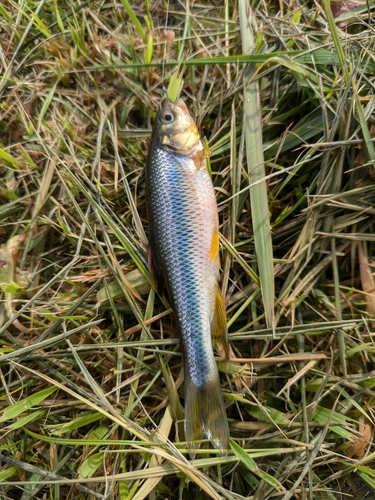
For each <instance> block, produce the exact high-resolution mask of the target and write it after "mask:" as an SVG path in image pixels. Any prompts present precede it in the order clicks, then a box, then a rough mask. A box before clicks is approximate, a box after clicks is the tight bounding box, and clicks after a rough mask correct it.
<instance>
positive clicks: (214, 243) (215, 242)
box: [210, 230, 220, 261]
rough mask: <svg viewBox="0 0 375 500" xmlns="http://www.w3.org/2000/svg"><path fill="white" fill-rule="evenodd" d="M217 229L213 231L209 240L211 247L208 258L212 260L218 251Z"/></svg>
mask: <svg viewBox="0 0 375 500" xmlns="http://www.w3.org/2000/svg"><path fill="white" fill-rule="evenodd" d="M219 242H220V240H219V231H218V230H216V231H214V234H213V235H212V240H211V248H210V259H211V261H214V260H215V259H216V257H217V255H218V253H219Z"/></svg>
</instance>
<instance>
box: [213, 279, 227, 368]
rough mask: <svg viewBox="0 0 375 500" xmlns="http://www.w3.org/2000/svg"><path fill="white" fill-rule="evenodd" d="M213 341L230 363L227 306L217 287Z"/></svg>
mask: <svg viewBox="0 0 375 500" xmlns="http://www.w3.org/2000/svg"><path fill="white" fill-rule="evenodd" d="M211 340H212V343H213V344H214V345H215V346H216V347H217V349H218V351H219V353H220V355H221V356H223V357H224V359H225V360H226V361H227V362H228V361H229V343H228V329H227V318H226V314H225V304H224V298H223V294H222V293H221V290H220V288H219V285H217V286H216V290H215V297H214V313H213V317H212V321H211Z"/></svg>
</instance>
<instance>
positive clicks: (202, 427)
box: [185, 373, 229, 458]
mask: <svg viewBox="0 0 375 500" xmlns="http://www.w3.org/2000/svg"><path fill="white" fill-rule="evenodd" d="M185 394H186V396H185V435H186V441H187V446H188V450H189V454H190V457H191V458H195V453H196V451H195V450H197V449H199V447H200V445H201V443H200V441H201V440H202V439H203V438H208V439H210V440H211V443H212V444H213V446H214V447H215V448H216V449H218V450H220V453H221V454H222V455H226V454H227V453H228V443H229V426H228V420H227V415H226V412H225V406H224V401H223V395H222V393H221V387H220V380H219V374H218V373H217V374H216V375H215V376H214V377H213V378H212V379H210V380H208V381H207V382H205V383H204V384H202V385H200V386H197V385H195V384H193V382H192V381H191V380H189V378H188V377H185Z"/></svg>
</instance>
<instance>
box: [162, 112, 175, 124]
mask: <svg viewBox="0 0 375 500" xmlns="http://www.w3.org/2000/svg"><path fill="white" fill-rule="evenodd" d="M160 120H161V121H162V122H163V123H172V122H173V120H174V116H173V114H172V113H171V112H170V111H164V113H162V114H161V116H160Z"/></svg>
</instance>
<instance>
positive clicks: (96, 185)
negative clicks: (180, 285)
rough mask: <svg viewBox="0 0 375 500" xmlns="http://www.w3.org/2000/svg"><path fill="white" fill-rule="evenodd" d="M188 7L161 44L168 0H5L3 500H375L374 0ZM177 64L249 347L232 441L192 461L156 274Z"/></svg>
mask: <svg viewBox="0 0 375 500" xmlns="http://www.w3.org/2000/svg"><path fill="white" fill-rule="evenodd" d="M188 3H189V2H187V3H185V2H178V1H174V0H171V1H170V5H169V14H168V29H169V30H173V31H174V33H175V40H174V41H173V40H172V38H173V37H172V35H171V34H169V35H168V34H167V36H164V38H167V42H168V43H166V44H165V42H164V40H163V34H162V32H163V29H164V28H165V23H166V6H167V2H164V1H159V0H155V1H153V0H149V1H147V0H146V1H145V2H143V1H135V0H132V1H128V0H118V1H114V0H108V1H105V2H104V1H101V0H100V1H99V0H98V1H96V0H93V1H90V0H89V1H87V2H83V3H81V2H79V1H78V0H62V1H60V0H41V1H33V0H20V1H19V2H15V1H12V0H5V1H2V2H1V5H0V59H1V74H0V96H1V101H0V134H1V135H0V141H1V142H0V175H1V178H0V200H1V206H0V221H1V223H0V238H1V240H0V243H1V245H2V246H1V248H0V283H1V289H2V292H1V293H2V302H1V329H0V340H1V342H0V380H1V383H0V498H1V499H4V500H5V499H7V500H10V499H21V500H31V499H38V500H42V499H43V500H44V499H53V500H72V499H76V500H84V499H85V500H86V499H87V500H89V499H90V500H91V499H121V500H125V499H127V500H130V499H133V500H141V499H143V498H150V499H151V500H157V499H168V500H172V499H203V498H214V499H242V498H245V497H246V498H249V499H254V500H255V499H257V500H266V499H271V498H272V499H280V500H281V499H282V500H288V499H308V500H312V499H329V500H330V499H332V500H333V499H340V500H343V499H350V498H369V499H370V498H374V495H375V493H374V491H375V490H374V489H373V487H375V471H374V469H373V467H372V464H373V461H374V458H375V448H374V445H373V433H374V426H375V412H374V408H375V391H374V390H373V385H374V383H375V371H374V369H375V366H374V361H375V358H374V356H375V343H374V342H373V333H374V327H375V320H374V316H375V291H374V279H373V276H372V274H373V272H374V267H373V262H374V261H375V244H374V242H375V237H374V229H375V223H374V221H375V219H374V214H375V188H374V178H375V170H374V168H375V146H374V142H373V137H374V136H375V118H374V117H375V114H374V108H375V92H374V90H375V50H374V36H375V30H374V27H373V23H372V20H371V15H372V14H371V8H373V7H374V3H373V2H370V3H369V4H366V3H364V4H363V6H359V7H358V8H357V10H356V11H355V12H354V13H349V14H344V16H343V17H344V18H346V19H348V20H349V24H348V23H346V22H345V19H341V22H340V23H339V26H341V27H337V20H335V19H334V18H333V15H332V13H331V10H330V4H329V1H328V0H323V2H322V4H321V5H319V4H317V3H316V4H314V3H313V2H312V1H309V2H307V3H303V2H300V3H299V2H298V1H296V2H290V3H288V2H285V3H284V2H276V1H273V2H271V3H266V2H251V3H252V9H253V11H252V12H251V13H250V11H249V6H248V5H247V2H245V0H240V1H239V2H238V3H237V2H235V1H229V0H226V1H225V2H221V1H219V0H217V1H216V0H215V1H212V2H200V3H199V2H193V1H190V7H189V8H188V6H187V4H188ZM368 8H369V9H370V11H369V10H368ZM163 59H165V61H166V65H165V82H163V80H162V74H163V73H162V64H161V63H162V61H163ZM176 61H177V62H178V63H179V64H177V63H176ZM178 66H179V68H178ZM177 69H179V70H180V72H181V73H182V76H183V78H184V85H183V88H182V96H183V98H184V99H186V101H187V103H188V105H189V107H190V109H191V111H192V114H193V115H194V116H195V117H196V119H197V122H198V124H199V127H200V129H201V131H202V134H203V135H204V136H205V137H206V138H207V140H208V144H209V147H210V149H211V152H212V155H211V158H210V168H211V170H212V178H213V182H214V185H215V188H216V194H217V200H218V204H219V212H220V220H221V235H222V237H221V243H222V245H221V249H222V257H221V263H222V268H223V272H222V289H223V291H224V294H225V298H226V304H227V316H228V327H229V337H230V342H231V347H232V357H231V361H230V363H229V364H228V365H225V363H223V362H220V361H219V368H220V371H221V376H222V388H223V393H224V398H225V402H226V406H227V414H228V419H229V424H230V429H231V437H232V440H231V450H230V451H229V454H228V456H226V457H221V456H220V455H219V454H218V452H217V451H215V450H213V449H211V448H210V447H209V446H203V447H202V449H201V450H200V452H198V454H197V458H196V459H195V460H194V461H191V460H189V455H188V454H187V452H186V445H185V443H184V436H183V433H182V429H183V426H182V425H181V420H182V418H183V412H182V406H181V404H182V405H183V394H184V392H183V377H182V357H181V347H180V344H179V340H178V336H177V334H176V328H175V323H174V318H173V314H172V313H171V310H170V308H169V304H168V301H167V297H166V295H164V296H159V295H158V293H157V291H156V290H155V288H154V283H153V280H152V278H151V277H150V274H149V271H148V266H147V230H148V228H147V218H146V209H145V194H144V193H145V191H144V173H143V172H144V165H145V162H146V157H147V149H148V142H149V138H150V132H151V126H152V123H153V118H154V116H155V110H156V108H157V106H158V103H159V102H160V99H161V97H162V95H163V83H164V85H165V86H168V81H169V78H170V75H171V74H173V73H174V72H176V71H177ZM262 143H263V144H262ZM253 152H254V154H253ZM264 175H266V180H265V181H264ZM268 217H269V221H270V225H269V223H268ZM271 238H272V246H271V245H270V243H271ZM274 325H276V327H275V328H274ZM355 495H357V496H355Z"/></svg>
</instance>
